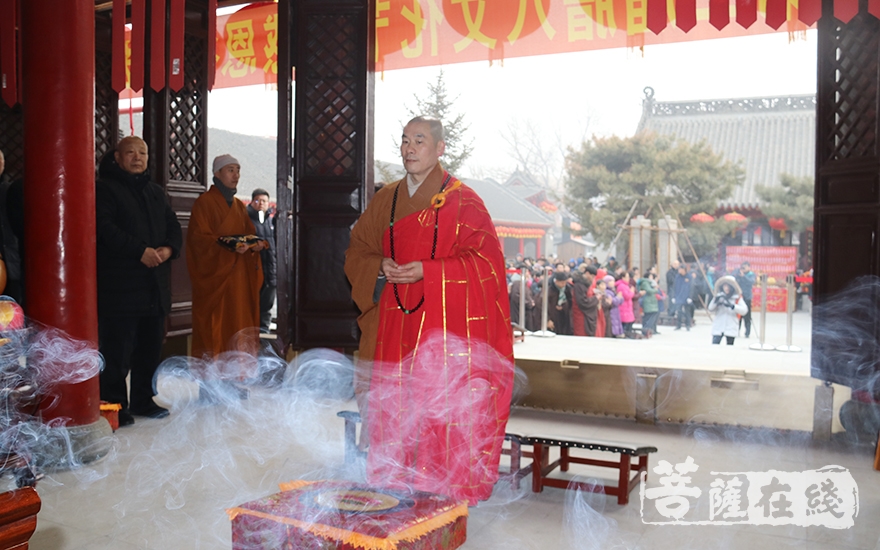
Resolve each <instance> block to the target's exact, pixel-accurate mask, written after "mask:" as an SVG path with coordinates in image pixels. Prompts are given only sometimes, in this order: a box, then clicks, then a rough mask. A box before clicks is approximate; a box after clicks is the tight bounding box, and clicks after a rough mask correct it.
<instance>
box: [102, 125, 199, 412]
mask: <svg viewBox="0 0 880 550" xmlns="http://www.w3.org/2000/svg"><path fill="white" fill-rule="evenodd" d="M148 160H149V155H148V152H147V144H146V143H145V142H144V141H143V140H142V139H140V138H138V137H133V136H132V137H126V138H123V139H122V140H121V141H120V142H119V144H118V145H117V146H116V151H113V152H110V153H107V155H105V156H104V158H103V159H102V160H101V164H100V166H99V170H98V182H97V184H96V186H95V195H96V215H97V256H98V340H99V347H100V351H101V353H102V354H103V356H104V361H105V363H104V370H103V371H102V372H101V378H100V381H101V399H102V400H104V401H109V402H111V403H120V404H121V405H122V410H121V411H120V412H119V425H120V426H127V425H129V424H133V423H134V418H133V417H132V415H139V416H147V417H151V418H162V417H165V416H168V411H167V410H166V409H164V408H162V407H160V406H159V405H157V404H156V403H155V401H153V396H154V395H155V392H154V391H153V376H154V375H155V373H156V368H157V367H158V366H159V358H160V355H161V351H162V341H163V339H164V338H165V317H166V316H167V315H168V313H170V311H171V263H170V261H169V260H172V259H175V258H177V257H178V256H180V249H181V246H182V245H183V235H182V232H181V229H180V223H179V222H178V221H177V215H176V214H175V213H174V211H173V210H172V209H171V206H170V205H169V204H168V199H167V197H166V196H165V191H164V190H163V189H162V188H161V187H159V186H158V185H156V184H155V183H153V182H152V181H151V180H150V174H149V172H148V170H147V163H148ZM129 372H131V399H130V400H129V398H128V396H127V392H126V385H125V378H126V376H127V375H128V373H129Z"/></svg>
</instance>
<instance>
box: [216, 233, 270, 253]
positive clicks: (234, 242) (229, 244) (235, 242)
mask: <svg viewBox="0 0 880 550" xmlns="http://www.w3.org/2000/svg"><path fill="white" fill-rule="evenodd" d="M217 242H218V243H220V245H221V246H223V247H225V248H228V249H229V250H232V251H233V252H235V251H238V250H240V249H241V248H242V247H245V248H249V249H253V248H256V247H257V245H259V244H260V243H265V244H266V245H268V244H269V243H266V241H265V240H263V239H261V238H259V237H257V236H256V235H225V236H223V237H219V238H218V239H217ZM264 246H265V245H264Z"/></svg>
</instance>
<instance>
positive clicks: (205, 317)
mask: <svg viewBox="0 0 880 550" xmlns="http://www.w3.org/2000/svg"><path fill="white" fill-rule="evenodd" d="M254 233H255V231H254V224H253V223H252V222H251V220H250V218H249V217H248V214H247V210H246V209H245V206H244V204H242V202H241V201H240V200H238V199H233V201H232V206H229V205H228V204H227V203H226V199H225V198H223V194H222V193H220V191H219V190H218V189H217V188H216V186H212V187H211V188H210V189H208V191H207V192H206V193H203V194H202V195H201V196H200V197H199V198H198V199H196V201H195V203H194V204H193V209H192V217H191V218H190V222H189V228H188V230H187V236H186V265H187V267H188V268H189V276H190V281H191V282H192V330H193V332H192V355H193V357H198V358H202V357H207V358H209V359H210V358H214V357H216V356H217V355H219V354H220V353H222V352H224V351H244V352H246V353H250V354H254V355H255V354H256V352H257V351H258V349H259V340H258V338H259V326H260V286H261V285H262V284H263V272H262V267H261V264H260V253H259V252H252V251H248V252H245V253H244V254H239V253H237V252H233V251H231V250H229V249H227V248H225V247H224V246H222V245H220V244H219V243H218V242H217V239H218V238H219V237H221V236H227V235H253V234H254ZM249 329H251V330H249ZM241 375H242V373H237V374H236V377H241Z"/></svg>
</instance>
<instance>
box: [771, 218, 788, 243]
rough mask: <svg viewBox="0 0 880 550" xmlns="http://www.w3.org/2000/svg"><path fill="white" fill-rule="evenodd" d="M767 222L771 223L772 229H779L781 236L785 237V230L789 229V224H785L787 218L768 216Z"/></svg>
mask: <svg viewBox="0 0 880 550" xmlns="http://www.w3.org/2000/svg"><path fill="white" fill-rule="evenodd" d="M767 223H769V224H770V228H771V229H775V230H777V231H779V237H780V238H782V239H784V238H785V231H786V230H787V229H788V226H787V225H785V218H768V219H767Z"/></svg>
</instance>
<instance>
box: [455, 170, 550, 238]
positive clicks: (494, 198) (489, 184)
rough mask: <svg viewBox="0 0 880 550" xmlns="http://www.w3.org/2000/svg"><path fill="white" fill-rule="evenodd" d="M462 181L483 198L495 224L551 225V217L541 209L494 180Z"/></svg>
mask: <svg viewBox="0 0 880 550" xmlns="http://www.w3.org/2000/svg"><path fill="white" fill-rule="evenodd" d="M462 182H464V183H465V184H466V185H468V186H469V187H470V188H471V189H473V190H474V191H476V192H477V194H478V195H479V196H480V198H481V199H483V202H484V203H485V204H486V208H487V209H488V210H489V215H490V216H492V222H493V223H494V224H495V225H504V224H517V225H522V224H526V225H530V226H540V227H550V226H551V225H553V218H552V217H551V216H549V215H548V214H547V213H545V212H544V211H543V210H541V209H540V208H538V207H537V206H535V205H533V204H532V203H530V202H528V201H527V200H525V199H522V198H520V197H518V196H516V194H514V193H511V192H510V191H509V190H508V189H506V188H505V187H504V186H502V185H500V184H498V183H496V182H494V181H490V180H474V179H463V180H462Z"/></svg>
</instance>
